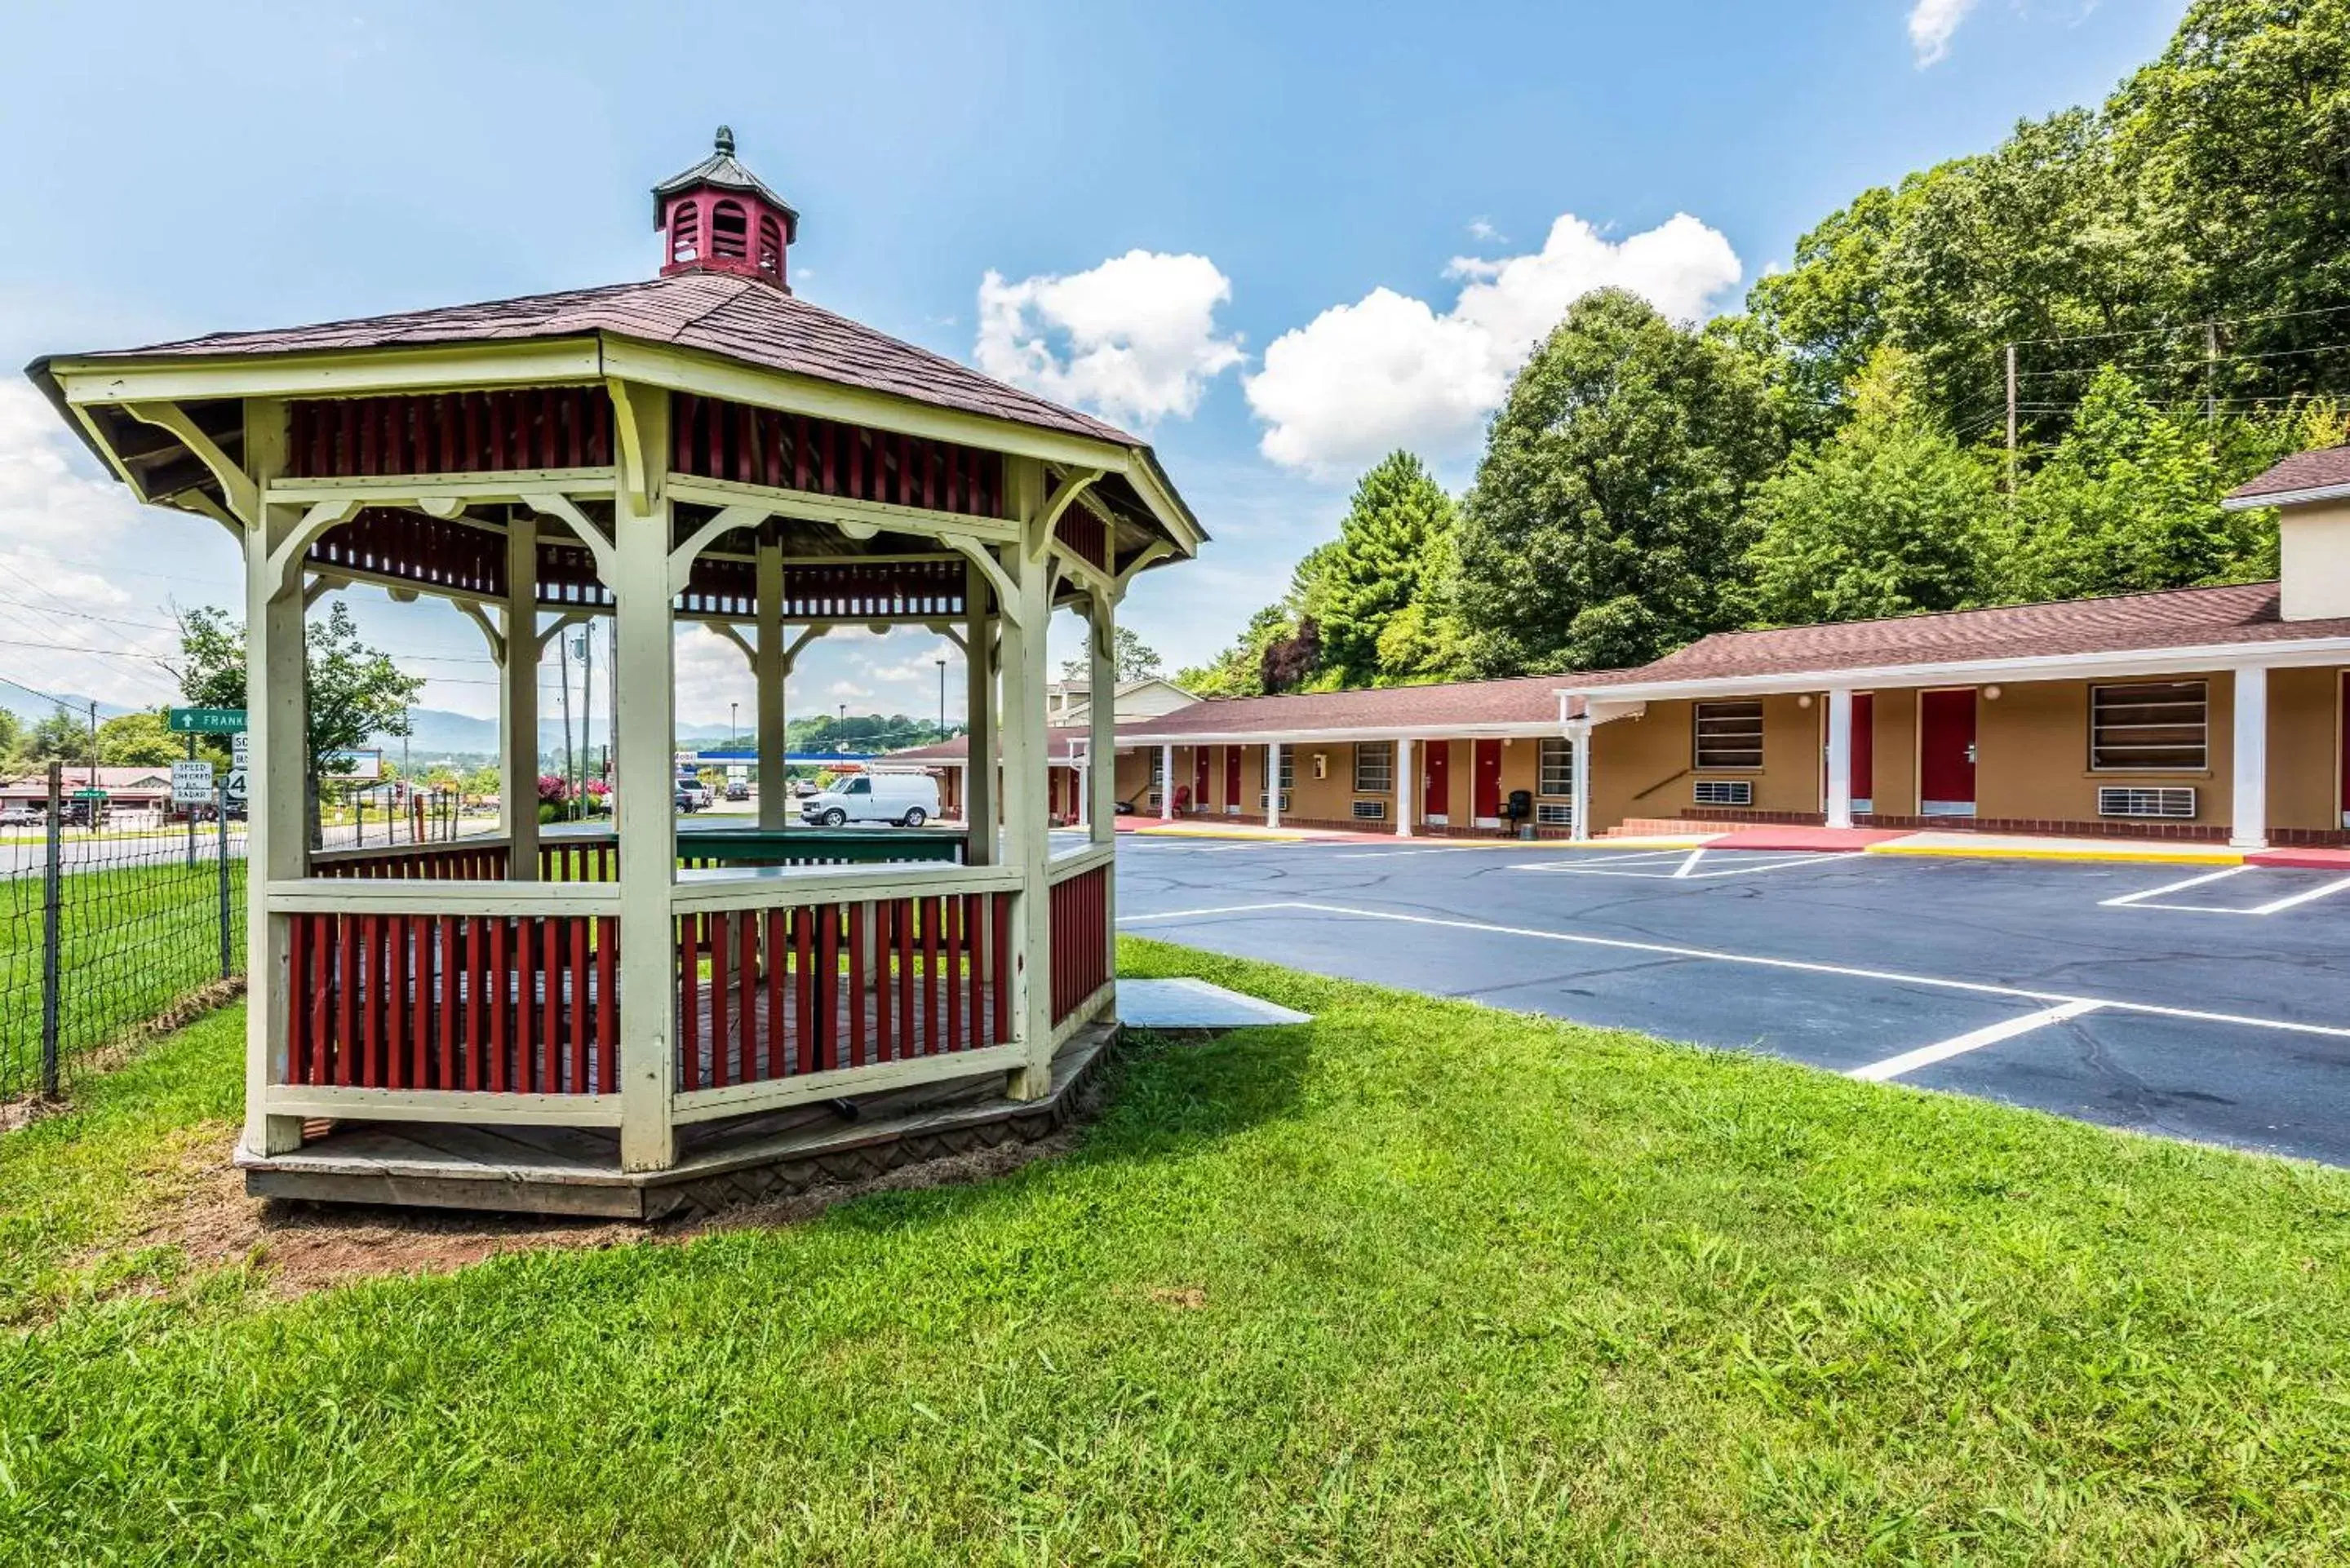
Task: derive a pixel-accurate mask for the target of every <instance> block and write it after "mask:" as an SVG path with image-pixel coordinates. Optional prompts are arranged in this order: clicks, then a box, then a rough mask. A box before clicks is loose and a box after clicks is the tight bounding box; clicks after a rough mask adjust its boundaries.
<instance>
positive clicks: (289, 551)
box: [264, 501, 365, 598]
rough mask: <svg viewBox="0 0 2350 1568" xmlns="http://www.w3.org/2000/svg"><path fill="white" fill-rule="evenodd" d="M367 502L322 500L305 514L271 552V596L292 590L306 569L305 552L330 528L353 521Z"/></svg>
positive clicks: (266, 569) (269, 576) (269, 570)
mask: <svg viewBox="0 0 2350 1568" xmlns="http://www.w3.org/2000/svg"><path fill="white" fill-rule="evenodd" d="M364 504H365V503H363V502H359V501H321V502H318V503H317V504H315V505H313V506H312V507H311V508H310V510H308V511H307V512H305V513H304V514H302V521H301V522H299V523H296V524H295V525H294V527H293V529H292V531H291V532H289V533H288V534H287V535H286V537H285V538H284V539H282V540H280V541H279V542H278V545H277V547H276V549H274V550H272V551H270V552H269V564H268V566H265V568H264V570H265V572H266V573H267V574H268V579H267V580H268V582H269V597H271V598H276V597H277V596H278V595H279V594H282V593H286V592H288V591H290V590H291V589H292V588H293V587H294V585H295V583H296V580H297V576H296V575H297V574H298V573H299V572H300V571H301V569H302V556H303V555H304V553H305V552H307V550H308V549H309V548H310V546H311V545H314V544H316V543H317V539H318V535H321V534H323V533H325V532H326V531H327V530H328V529H329V528H333V527H336V526H338V525H339V524H345V523H348V522H349V521H350V520H351V519H352V518H354V517H356V516H358V515H359V509H360V507H361V506H363V505H364Z"/></svg>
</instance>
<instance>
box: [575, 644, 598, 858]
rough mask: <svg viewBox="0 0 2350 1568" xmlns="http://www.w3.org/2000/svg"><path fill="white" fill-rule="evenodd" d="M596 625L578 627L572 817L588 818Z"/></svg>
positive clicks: (594, 707)
mask: <svg viewBox="0 0 2350 1568" xmlns="http://www.w3.org/2000/svg"><path fill="white" fill-rule="evenodd" d="M595 711H596V623H595V622H594V621H592V620H591V621H589V622H588V623H587V625H586V626H584V627H581V628H579V787H578V788H577V789H576V790H574V791H573V792H572V793H573V794H574V795H575V796H577V799H578V803H579V805H578V809H577V811H576V812H574V813H573V814H572V815H575V816H586V815H587V775H588V774H590V773H591V772H593V771H594V770H595V766H596V764H595V763H594V762H592V761H591V760H590V759H591V758H593V757H594V756H595V754H596V753H595V749H594V747H593V746H592V744H591V743H590V742H589V741H588V737H589V736H590V735H592V734H594V733H595V732H596V724H595V720H594V714H595Z"/></svg>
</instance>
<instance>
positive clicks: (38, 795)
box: [0, 763, 172, 811]
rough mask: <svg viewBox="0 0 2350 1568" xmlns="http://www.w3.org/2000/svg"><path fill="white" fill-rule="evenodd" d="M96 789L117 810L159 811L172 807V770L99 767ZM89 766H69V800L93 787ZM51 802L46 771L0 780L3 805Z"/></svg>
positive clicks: (67, 776) (67, 782) (67, 793)
mask: <svg viewBox="0 0 2350 1568" xmlns="http://www.w3.org/2000/svg"><path fill="white" fill-rule="evenodd" d="M95 771H96V772H97V774H98V780H97V784H96V787H97V788H99V789H102V790H104V791H105V792H106V799H107V804H108V805H110V806H112V807H113V808H114V809H115V810H117V811H157V810H161V809H162V808H163V807H164V806H166V805H170V804H171V800H172V770H171V769H169V768H111V767H100V768H99V769H97V770H95ZM91 772H92V770H91V769H90V768H88V766H83V765H77V764H75V763H67V764H66V777H65V793H66V795H67V797H68V799H70V798H71V797H72V795H73V794H74V792H75V791H77V790H85V789H88V788H90V787H92V785H91V781H90V774H91ZM48 799H49V780H48V774H47V771H46V770H43V771H40V772H36V773H26V774H17V775H16V777H14V778H8V779H0V806H10V805H31V806H46V805H47V804H48Z"/></svg>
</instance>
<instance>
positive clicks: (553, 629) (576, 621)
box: [532, 609, 594, 653]
mask: <svg viewBox="0 0 2350 1568" xmlns="http://www.w3.org/2000/svg"><path fill="white" fill-rule="evenodd" d="M532 619H534V620H536V619H537V617H536V616H533V617H532ZM593 619H594V617H593V616H591V615H589V614H588V613H587V611H586V610H584V609H576V610H565V611H564V612H563V613H562V614H561V615H559V616H556V618H554V619H553V620H552V621H550V622H548V623H547V626H546V629H545V630H543V631H541V632H540V633H539V634H538V650H539V652H541V653H545V652H546V645H547V644H548V643H550V642H552V641H554V640H555V639H556V637H558V636H560V635H561V634H562V633H564V632H566V631H567V630H569V629H570V628H573V627H575V626H585V625H587V622H589V621H590V620H593Z"/></svg>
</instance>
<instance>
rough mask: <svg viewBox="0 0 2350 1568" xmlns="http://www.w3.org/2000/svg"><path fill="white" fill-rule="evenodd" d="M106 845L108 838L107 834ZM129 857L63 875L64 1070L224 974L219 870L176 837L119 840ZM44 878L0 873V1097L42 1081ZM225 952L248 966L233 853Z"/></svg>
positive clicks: (238, 867) (240, 878) (239, 874)
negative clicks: (191, 860)
mask: <svg viewBox="0 0 2350 1568" xmlns="http://www.w3.org/2000/svg"><path fill="white" fill-rule="evenodd" d="M111 844H112V841H111V840H109V849H110V847H111ZM120 854H122V855H123V856H125V857H137V860H136V863H130V864H118V865H100V866H93V867H88V868H86V869H77V870H74V871H72V872H70V873H69V874H68V875H67V876H65V877H62V878H61V879H60V882H61V897H62V903H63V909H64V917H63V920H62V922H61V924H60V927H59V929H58V953H57V961H58V967H59V970H60V972H61V973H62V974H63V975H64V976H65V983H64V984H63V986H62V987H61V988H60V990H59V992H58V996H59V1017H58V1033H59V1039H60V1045H61V1050H60V1054H61V1055H62V1057H63V1058H64V1062H65V1077H66V1079H67V1080H68V1082H70V1081H71V1080H72V1078H73V1077H74V1066H75V1063H76V1061H77V1059H78V1058H79V1057H80V1056H81V1055H83V1054H86V1053H88V1052H90V1051H95V1050H98V1049H99V1048H100V1047H103V1046H106V1045H108V1044H112V1043H113V1042H115V1041H116V1040H118V1039H120V1037H122V1036H123V1035H124V1034H125V1033H127V1032H129V1031H131V1030H133V1029H135V1028H137V1027H138V1026H139V1025H140V1024H141V1023H145V1022H146V1021H147V1020H149V1019H152V1018H154V1017H156V1016H158V1015H159V1014H161V1013H162V1012H165V1011H166V1010H168V1009H169V1008H170V1007H171V1006H172V1004H173V1003H174V1002H177V1001H179V1000H180V999H181V998H182V997H185V996H187V995H188V994H189V993H190V992H196V991H200V990H202V989H203V987H205V986H207V985H210V984H212V983H213V982H215V981H218V980H219V978H220V872H219V867H218V865H217V863H216V862H214V861H212V860H210V859H203V860H199V861H197V862H196V863H195V864H194V865H192V866H191V865H189V864H188V863H187V862H186V861H185V860H183V859H182V858H181V857H179V856H178V855H177V854H175V853H173V846H169V845H164V846H133V847H131V848H128V849H124V850H121V851H120ZM42 898H43V892H42V881H41V877H39V876H38V875H33V876H25V877H9V878H6V879H5V880H0V1099H8V1098H13V1097H15V1096H19V1095H24V1094H27V1093H30V1092H31V1091H32V1090H34V1089H35V1088H36V1087H37V1086H38V1085H39V1082H40V1078H39V1071H40V1048H41V940H42V939H41V921H42ZM229 909H230V911H231V919H233V920H234V923H235V929H234V930H233V931H232V932H231V933H230V938H231V940H230V943H229V952H230V958H231V961H232V962H233V963H234V966H235V967H236V968H237V969H239V970H242V969H243V968H244V861H243V860H242V859H231V860H230V862H229Z"/></svg>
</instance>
